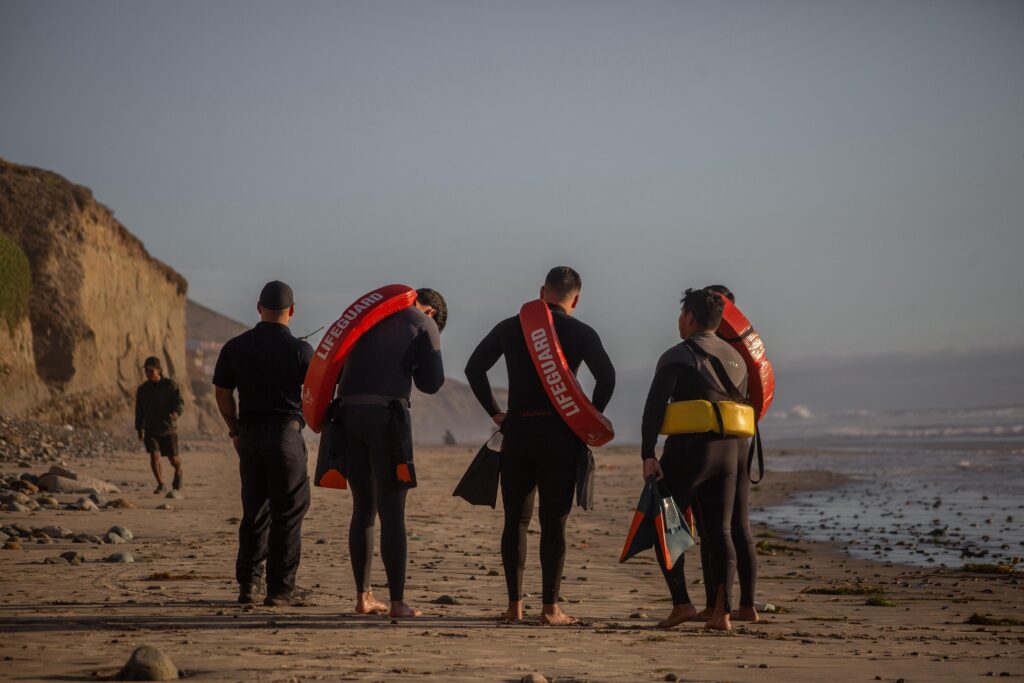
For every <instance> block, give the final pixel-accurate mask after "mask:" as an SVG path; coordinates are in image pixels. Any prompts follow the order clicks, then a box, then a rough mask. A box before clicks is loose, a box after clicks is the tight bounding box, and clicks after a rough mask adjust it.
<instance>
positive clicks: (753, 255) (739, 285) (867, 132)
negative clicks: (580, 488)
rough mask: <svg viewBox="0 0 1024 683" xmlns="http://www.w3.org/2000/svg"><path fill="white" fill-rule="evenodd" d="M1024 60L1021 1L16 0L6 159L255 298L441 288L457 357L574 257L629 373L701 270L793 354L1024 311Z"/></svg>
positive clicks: (1009, 330)
mask: <svg viewBox="0 0 1024 683" xmlns="http://www.w3.org/2000/svg"><path fill="white" fill-rule="evenodd" d="M1022 74H1024V3H1021V2H1015V1H1012V0H1009V1H1005V2H994V1H987V0H970V1H967V0H964V1H961V2H941V1H923V0H922V1H918V2H909V1H905V0H904V1H900V0H895V1H891V2H871V1H868V2H830V1H823V0H809V1H807V2H796V1H793V2H784V1H781V0H776V1H769V0H757V1H751V2H739V1H735V2H719V1H715V2H681V1H676V2H652V1H636V2H632V1H630V2H627V1H622V2H596V1H595V2H569V1H561V2H505V3H498V2H468V1H467V2H440V1H438V2H427V1H409V2H372V3H371V2H365V3H354V2H353V3H346V2H302V3H287V2H255V1H249V0H247V1H245V2H231V1H227V0H220V1H218V2H191V1H175V2H148V1H145V0H132V1H123V2H108V1H103V0H99V1H93V2H89V3H83V2H70V1H67V2H52V1H48V0H31V1H12V0H0V93H2V94H0V157H3V158H6V159H8V160H10V161H14V162H17V163H22V164H28V165H31V166H38V167H43V168H47V169H50V170H54V171H57V172H58V173H60V174H62V175H64V176H65V177H67V178H68V179H70V180H72V181H73V182H76V183H80V184H83V185H86V186H88V187H90V188H91V189H92V190H93V192H94V194H95V196H96V197H97V199H98V200H99V201H101V202H102V203H104V204H106V205H107V206H109V207H110V208H111V209H113V210H114V211H115V214H116V216H117V217H118V218H119V219H120V220H121V221H122V222H123V223H124V224H125V226H126V227H128V228H129V229H130V230H131V231H132V232H133V233H135V234H136V235H137V236H139V237H140V238H141V239H142V240H143V242H144V243H145V244H146V247H147V248H148V249H149V251H150V252H151V253H152V254H153V255H155V256H156V257H157V258H160V259H161V260H163V261H165V262H167V263H169V264H170V265H171V266H173V267H174V268H175V269H176V270H178V271H179V272H181V273H182V274H183V275H184V276H185V277H186V278H187V279H188V281H189V293H190V296H191V297H192V298H194V299H196V300H197V301H199V302H200V303H203V304H205V305H207V306H210V307H212V308H214V309H217V310H219V311H222V312H223V313H225V314H227V315H230V316H232V317H234V318H236V319H238V320H240V321H243V322H254V321H255V315H256V314H255V310H254V309H255V301H256V298H257V295H258V292H259V289H260V287H261V286H262V285H263V283H264V282H266V281H268V280H270V279H282V280H284V281H286V282H288V283H290V284H291V285H292V286H293V288H294V290H295V292H296V298H297V302H298V304H297V315H296V320H295V322H294V327H295V329H296V331H297V332H302V333H305V332H309V331H311V330H313V329H315V328H317V327H319V326H320V325H322V324H325V323H330V322H331V321H332V320H334V319H335V318H336V317H337V316H338V315H339V314H340V312H341V311H342V310H343V309H344V308H345V306H346V305H347V304H348V303H350V302H351V301H353V300H354V299H356V298H357V297H359V296H360V295H361V294H363V293H364V292H366V291H368V290H370V289H373V288H374V287H376V286H378V285H381V284H386V283H391V282H401V283H405V284H408V285H411V286H414V287H420V286H429V287H433V288H435V289H438V290H439V291H441V292H442V294H444V296H445V297H446V299H447V301H448V305H449V310H450V319H449V326H448V328H447V329H446V330H445V333H444V336H443V342H444V346H445V354H446V364H447V370H448V373H449V374H450V375H451V376H453V377H462V372H461V369H462V367H463V366H464V364H465V360H466V358H467V357H468V356H469V353H470V352H471V351H472V349H473V347H474V346H475V344H476V342H477V341H478V340H479V339H480V338H481V337H482V336H483V335H484V334H485V333H486V332H487V331H488V330H489V329H490V328H491V327H492V326H493V325H494V324H495V323H496V322H497V321H498V320H500V319H501V318H504V317H507V316H509V315H513V314H514V313H516V311H517V310H518V308H519V306H520V305H521V304H522V303H523V302H524V301H526V300H527V299H530V298H533V297H535V296H536V294H537V290H538V288H539V286H540V284H541V282H542V280H543V277H544V274H545V273H546V271H547V269H548V268H550V267H551V266H554V265H561V264H567V265H571V266H573V267H575V268H576V269H577V270H579V271H580V273H581V275H582V277H583V283H584V287H583V292H582V295H581V299H580V306H579V308H578V309H577V312H576V314H577V315H578V316H579V317H580V319H582V320H584V321H585V322H587V323H589V324H590V325H592V326H593V327H594V328H595V329H597V331H598V332H599V333H600V334H601V335H602V337H603V338H604V340H605V344H606V346H607V348H608V350H609V352H610V353H611V356H612V359H613V361H614V362H615V364H616V366H617V368H618V371H619V375H620V378H621V380H622V386H623V387H624V388H629V390H628V391H626V392H625V394H624V395H623V397H622V398H620V399H618V401H619V402H622V403H623V404H624V403H626V402H629V403H631V404H633V403H636V402H638V401H640V400H641V399H642V394H641V392H642V391H643V388H644V387H645V385H646V383H648V382H649V378H650V376H651V374H652V371H653V367H654V364H655V362H656V360H657V357H658V355H659V354H660V353H661V352H662V351H663V350H664V349H666V348H668V347H669V346H671V345H672V344H673V343H675V342H677V341H678V339H677V335H676V316H677V314H678V304H679V296H680V292H681V290H683V289H684V288H686V287H697V286H703V285H707V284H712V283H724V284H727V285H729V286H730V287H731V288H732V289H733V290H734V291H735V292H736V293H737V297H738V300H737V301H738V304H739V305H740V308H741V309H743V310H744V312H745V313H746V314H747V315H748V317H750V318H751V320H752V321H753V322H754V324H755V325H756V326H757V328H758V329H759V331H760V332H761V333H762V335H763V337H764V339H765V341H766V344H767V348H768V352H769V356H770V357H771V358H772V359H773V360H775V361H776V363H777V364H778V365H779V366H780V367H786V366H797V365H799V364H800V363H801V362H802V361H803V360H804V359H810V358H820V357H837V358H849V357H860V356H873V355H884V354H911V355H913V354H917V353H935V352H941V351H944V350H950V349H955V350H958V351H961V352H963V351H975V350H978V349H985V348H990V347H998V346H1004V345H1006V344H1008V343H1019V342H1020V341H1021V340H1022V339H1024V303H1022V302H1024V298H1022V295H1024V270H1022V269H1021V266H1020V261H1021V258H1022V254H1024V76H1022ZM779 385H780V396H784V387H785V383H784V377H780V382H779ZM787 400H788V402H789V403H790V404H792V403H794V402H799V397H798V396H796V397H794V396H790V397H789V399H787ZM616 402H617V401H616V399H613V403H612V407H611V411H612V413H613V414H614V413H615V411H616V410H618V411H620V412H624V411H625V412H629V413H630V414H632V412H635V411H636V410H638V408H636V409H634V408H633V407H630V408H628V410H627V408H626V407H625V405H622V404H620V406H616Z"/></svg>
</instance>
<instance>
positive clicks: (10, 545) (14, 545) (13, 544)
mask: <svg viewBox="0 0 1024 683" xmlns="http://www.w3.org/2000/svg"><path fill="white" fill-rule="evenodd" d="M4 550H21V544H20V543H18V542H17V541H7V542H6V543H4Z"/></svg>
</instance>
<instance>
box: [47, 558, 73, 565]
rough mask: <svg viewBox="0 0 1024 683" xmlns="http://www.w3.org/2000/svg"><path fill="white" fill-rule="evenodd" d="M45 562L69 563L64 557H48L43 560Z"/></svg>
mask: <svg viewBox="0 0 1024 683" xmlns="http://www.w3.org/2000/svg"><path fill="white" fill-rule="evenodd" d="M43 564H68V561H67V560H65V559H64V558H63V557H47V558H46V559H45V560H43Z"/></svg>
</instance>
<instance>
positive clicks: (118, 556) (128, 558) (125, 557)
mask: <svg viewBox="0 0 1024 683" xmlns="http://www.w3.org/2000/svg"><path fill="white" fill-rule="evenodd" d="M103 561H104V562H110V563H111V564H130V563H132V562H134V561H135V557H134V556H133V555H132V554H131V553H114V554H113V555H107V556H106V557H104V558H103Z"/></svg>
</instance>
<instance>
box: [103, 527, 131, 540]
mask: <svg viewBox="0 0 1024 683" xmlns="http://www.w3.org/2000/svg"><path fill="white" fill-rule="evenodd" d="M107 533H108V534H117V535H118V536H120V537H121V538H123V539H125V540H126V541H130V540H132V539H134V538H135V534H133V533H132V531H131V529H129V528H127V527H123V526H120V525H118V526H112V527H110V528H109V529H107Z"/></svg>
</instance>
